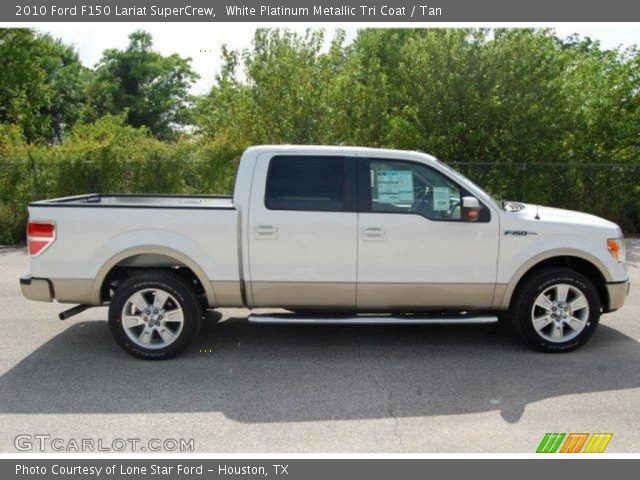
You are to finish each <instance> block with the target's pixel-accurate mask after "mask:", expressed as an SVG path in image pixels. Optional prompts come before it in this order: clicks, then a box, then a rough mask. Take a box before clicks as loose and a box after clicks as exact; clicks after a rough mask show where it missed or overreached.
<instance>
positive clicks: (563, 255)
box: [20, 145, 629, 359]
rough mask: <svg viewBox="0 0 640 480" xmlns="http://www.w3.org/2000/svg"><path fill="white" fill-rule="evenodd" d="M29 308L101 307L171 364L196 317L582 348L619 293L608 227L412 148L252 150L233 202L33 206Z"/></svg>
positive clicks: (120, 338) (114, 325) (94, 200)
mask: <svg viewBox="0 0 640 480" xmlns="http://www.w3.org/2000/svg"><path fill="white" fill-rule="evenodd" d="M27 234H28V250H29V254H30V256H31V274H30V275H28V276H25V277H23V278H21V279H20V283H21V285H22V291H23V293H24V295H25V296H26V297H27V298H29V299H31V300H39V301H46V302H50V301H52V300H53V299H56V300H57V301H58V302H61V303H78V304H79V305H78V306H76V307H73V308H71V309H70V310H68V311H66V312H63V313H61V314H60V315H61V318H66V317H69V316H71V315H73V314H75V313H78V312H79V311H82V310H84V309H85V308H88V307H90V306H98V305H108V306H109V325H110V328H111V330H112V332H113V335H114V336H115V339H116V340H117V342H118V344H120V346H121V347H122V348H124V349H125V350H126V351H127V352H129V353H131V354H133V355H135V356H138V357H142V358H148V359H160V358H168V357H171V356H173V355H176V354H177V353H179V352H180V351H182V350H183V349H184V348H185V347H186V346H187V345H188V344H189V342H190V341H191V340H192V339H193V337H194V335H195V334H196V332H197V330H198V326H199V324H200V321H201V319H202V318H203V314H204V311H205V310H206V309H211V308H217V307H248V308H259V307H268V308H271V307H279V308H284V309H287V310H290V311H291V313H288V314H252V315H250V316H249V321H251V322H263V323H268V322H270V323H274V322H275V323H287V322H289V323H345V324H347V323H366V324H377V323H389V324H416V323H420V324H424V323H438V324H442V323H447V324H458V323H460V324H465V323H467V324H468V323H492V322H497V321H498V318H499V317H504V318H508V319H509V320H510V322H511V323H512V325H513V326H514V328H515V330H516V332H517V333H518V334H519V336H520V337H521V338H522V340H523V341H524V342H525V343H526V344H527V345H528V346H530V347H532V348H534V349H537V350H542V351H546V352H564V351H568V350H572V349H574V348H577V347H578V346H580V345H582V344H584V343H585V342H586V341H587V340H588V339H589V337H591V335H592V334H593V332H594V331H595V329H596V327H597V325H598V320H599V317H600V315H601V313H603V312H604V313H606V312H610V311H613V310H616V309H618V308H620V307H621V306H622V305H623V304H624V301H625V298H626V296H627V293H628V289H629V281H628V274H627V268H626V265H625V251H624V241H623V238H622V232H621V230H620V228H619V227H618V226H617V225H615V224H614V223H611V222H609V221H607V220H603V219H601V218H598V217H595V216H593V215H588V214H584V213H579V212H574V211H569V210H560V209H556V208H548V207H542V206H536V205H527V204H522V203H516V202H504V201H502V202H497V201H495V200H494V199H493V198H492V197H491V196H489V195H488V194H487V193H485V192H484V191H483V190H482V189H481V188H479V187H478V186H476V185H475V184H474V183H472V182H471V181H470V180H468V179H467V178H465V177H464V176H463V175H461V174H459V173H457V172H456V171H454V170H452V169H451V168H449V167H447V166H446V165H444V164H443V163H441V162H439V161H438V160H436V159H435V158H433V157H431V156H429V155H426V154H424V153H420V152H406V151H396V150H379V149H370V148H354V147H324V146H313V147H311V146H290V145H289V146H259V147H252V148H249V149H248V150H247V151H246V152H245V153H244V154H243V156H242V158H241V160H240V165H239V168H238V173H237V178H236V184H235V190H234V193H233V197H216V196H171V195H168V196H167V195H150V196H148V195H122V194H118V195H115V194H114V195H101V194H89V195H82V196H76V197H67V198H58V199H53V200H44V201H37V202H33V203H31V204H30V205H29V226H28V232H27Z"/></svg>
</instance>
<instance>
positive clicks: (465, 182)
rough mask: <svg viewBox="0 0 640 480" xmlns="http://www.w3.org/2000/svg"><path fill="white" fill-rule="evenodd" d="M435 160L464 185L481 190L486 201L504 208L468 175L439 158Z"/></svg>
mask: <svg viewBox="0 0 640 480" xmlns="http://www.w3.org/2000/svg"><path fill="white" fill-rule="evenodd" d="M435 160H436V162H438V165H440V166H441V167H442V168H443V169H444V170H446V171H447V172H448V173H449V174H450V175H451V176H452V177H454V178H455V179H456V180H457V181H458V182H460V183H462V184H463V185H466V186H467V187H469V186H470V187H471V188H472V189H473V190H479V191H480V192H482V194H483V197H484V199H485V200H486V201H488V202H490V203H491V204H493V206H494V207H496V208H502V207H501V206H500V202H499V201H497V200H496V199H495V198H493V197H492V196H491V195H489V194H488V193H487V192H486V191H485V190H484V189H483V188H482V187H480V186H478V185H477V184H476V183H474V182H472V181H471V180H469V179H468V178H467V177H465V176H464V175H463V174H461V173H460V172H458V171H457V170H454V169H453V168H451V167H450V166H449V165H447V164H446V163H443V162H441V161H440V160H438V159H437V158H436V159H435Z"/></svg>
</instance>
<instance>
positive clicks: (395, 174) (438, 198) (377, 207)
mask: <svg viewBox="0 0 640 480" xmlns="http://www.w3.org/2000/svg"><path fill="white" fill-rule="evenodd" d="M369 181H370V186H371V207H370V210H371V211H372V212H385V213H416V214H419V215H422V216H424V217H427V218H429V219H432V220H461V219H462V196H463V192H462V191H461V189H460V187H459V186H458V184H456V183H454V182H453V181H451V180H449V178H447V177H446V176H445V175H443V174H441V173H440V172H438V171H436V170H434V169H432V168H430V167H428V166H426V165H422V164H419V163H412V162H402V161H393V160H370V161H369Z"/></svg>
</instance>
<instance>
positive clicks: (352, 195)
mask: <svg viewBox="0 0 640 480" xmlns="http://www.w3.org/2000/svg"><path fill="white" fill-rule="evenodd" d="M355 181H356V159H355V158H346V157H343V156H309V155H278V156H274V157H271V158H268V157H265V158H260V159H258V163H257V164H256V169H255V171H254V175H253V186H252V190H251V201H250V211H249V232H248V235H249V266H250V275H251V278H250V280H251V281H250V294H251V297H252V299H253V302H252V303H253V305H254V306H256V307H270V306H278V307H297V306H299V307H305V308H322V307H329V306H330V307H345V308H354V307H355V297H356V270H357V248H358V225H357V222H358V220H357V213H356V194H357V192H356V188H355Z"/></svg>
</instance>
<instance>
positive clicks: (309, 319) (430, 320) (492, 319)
mask: <svg viewBox="0 0 640 480" xmlns="http://www.w3.org/2000/svg"><path fill="white" fill-rule="evenodd" d="M247 320H248V321H249V322H251V323H264V324H291V325H485V324H491V323H498V317H496V316H495V315H473V316H472V315H456V316H448V317H442V316H434V317H425V316H397V315H378V316H376V315H359V316H347V317H340V316H336V317H329V316H298V315H294V314H280V315H269V314H266V315H265V314H251V315H249V318H248V319H247Z"/></svg>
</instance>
